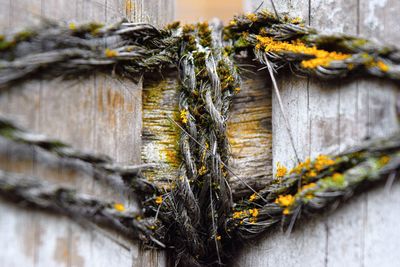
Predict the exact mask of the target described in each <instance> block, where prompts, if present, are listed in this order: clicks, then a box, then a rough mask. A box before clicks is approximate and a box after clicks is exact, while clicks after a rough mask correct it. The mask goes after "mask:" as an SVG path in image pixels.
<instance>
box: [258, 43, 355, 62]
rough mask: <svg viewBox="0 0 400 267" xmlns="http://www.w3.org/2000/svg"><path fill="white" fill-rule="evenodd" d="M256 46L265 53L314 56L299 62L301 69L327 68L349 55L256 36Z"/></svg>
mask: <svg viewBox="0 0 400 267" xmlns="http://www.w3.org/2000/svg"><path fill="white" fill-rule="evenodd" d="M257 40H258V44H257V45H256V48H258V49H261V48H263V49H264V51H265V52H291V53H296V54H305V55H310V56H314V57H315V58H312V59H308V60H303V61H301V66H302V67H303V68H311V69H314V68H316V67H318V66H323V67H327V66H329V64H330V63H331V62H332V61H336V60H344V59H347V58H349V57H350V56H351V55H349V54H343V53H340V52H329V51H325V50H322V49H318V48H317V47H316V46H311V47H309V46H306V45H305V44H304V43H303V42H302V41H300V40H295V41H292V42H290V43H289V42H286V41H275V40H274V39H273V38H271V37H263V36H257Z"/></svg>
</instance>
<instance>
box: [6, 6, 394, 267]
mask: <svg viewBox="0 0 400 267" xmlns="http://www.w3.org/2000/svg"><path fill="white" fill-rule="evenodd" d="M243 53H247V56H248V57H254V58H255V59H256V60H258V61H259V62H260V63H261V64H266V65H268V64H269V62H271V63H272V67H273V69H274V70H275V71H279V70H280V69H282V68H284V67H289V68H290V69H291V70H292V71H293V72H295V73H301V74H305V75H314V76H316V77H319V78H321V79H331V78H337V77H344V76H349V75H352V74H354V75H373V76H378V77H384V78H387V79H391V80H394V81H395V82H396V83H398V80H399V79H400V53H399V50H398V49H397V48H395V47H387V46H380V45H377V44H374V43H373V42H371V41H368V40H365V39H361V38H357V37H352V36H345V35H330V36H327V35H322V34H319V33H318V32H317V31H316V30H314V29H312V28H309V27H306V26H304V24H303V23H302V21H301V20H299V19H295V18H290V17H288V16H281V17H279V18H277V17H276V16H275V15H273V14H272V13H270V12H268V11H260V12H258V13H255V14H249V15H243V16H238V17H235V18H234V19H233V20H232V21H231V22H230V24H229V25H228V26H226V27H222V25H218V24H213V25H209V24H208V23H199V24H196V25H183V26H181V25H180V24H179V23H173V24H171V25H168V26H166V27H165V28H163V29H157V28H155V27H153V26H151V25H149V24H144V23H130V22H127V21H122V22H120V23H117V24H115V25H110V26H103V25H100V24H94V23H92V24H85V25H81V26H77V25H74V24H70V25H69V26H68V27H63V26H60V25H57V24H53V23H46V24H45V25H44V26H43V27H41V28H36V29H31V30H27V31H23V32H20V33H17V34H15V35H13V36H1V38H0V57H1V61H0V89H2V90H11V89H12V88H13V87H12V86H13V85H14V84H16V83H19V82H23V81H24V80H27V79H35V78H53V77H57V76H63V77H65V78H69V77H71V76H72V75H83V74H84V73H89V72H93V71H104V72H110V71H112V72H113V73H114V74H116V75H121V76H127V77H130V78H132V79H135V78H137V77H138V75H141V74H146V73H150V72H157V71H163V70H165V69H168V68H177V69H178V71H179V78H180V85H179V92H180V95H179V119H180V121H179V122H175V123H177V125H178V126H179V128H180V129H181V135H180V137H179V155H180V159H181V160H182V163H181V164H180V166H179V175H178V176H177V177H175V179H174V180H173V181H171V186H170V188H168V189H166V188H165V187H159V186H158V185H157V183H152V182H150V181H148V180H146V179H145V177H143V175H142V174H141V173H140V170H141V169H145V168H151V167H152V166H148V165H142V166H124V165H119V164H116V163H114V162H113V161H112V160H111V159H109V158H108V157H104V156H99V155H91V154H88V153H83V152H80V151H78V150H75V149H73V148H71V147H70V146H68V145H66V144H64V143H62V142H59V141H57V140H53V139H49V138H47V137H44V136H41V135H37V134H33V133H30V132H29V131H27V130H24V129H22V128H20V127H18V126H16V125H15V124H14V123H13V122H12V121H10V120H8V119H6V118H0V136H1V137H2V139H4V140H5V142H8V143H10V144H14V145H16V144H17V145H20V146H21V147H23V148H27V147H34V148H35V149H37V150H38V151H40V153H44V154H46V155H48V154H49V155H51V156H52V157H54V158H55V160H56V161H61V160H71V161H72V162H71V164H70V165H69V167H70V168H72V169H75V168H76V169H77V168H82V166H84V168H87V169H90V172H89V173H91V174H92V176H93V177H94V178H95V179H102V180H105V181H107V182H108V183H109V184H110V186H114V187H116V188H123V189H124V190H126V191H127V192H129V193H132V194H136V195H137V196H138V197H139V199H140V200H141V202H142V203H141V204H142V208H143V212H142V213H140V214H133V213H132V212H131V211H129V210H126V208H125V207H124V206H123V205H122V204H120V203H106V202H103V201H100V200H98V199H95V198H89V197H87V196H83V195H79V194H78V193H76V192H74V191H73V190H70V189H66V188H62V187H54V186H52V185H49V184H45V183H41V182H38V181H35V180H34V179H32V178H30V177H22V176H20V175H17V174H13V173H7V172H3V171H1V172H0V194H1V195H2V196H3V197H5V198H7V199H10V200H12V201H18V202H22V203H25V204H28V205H29V206H32V207H36V208H39V209H46V210H51V211H54V212H58V213H62V214H66V215H68V216H71V217H73V218H85V219H88V220H90V221H93V222H95V223H98V224H102V225H108V226H110V227H111V228H113V229H116V230H117V231H119V232H121V233H124V234H128V235H129V236H130V237H132V238H135V239H139V240H141V241H142V242H143V243H145V244H147V245H149V246H153V247H158V248H165V249H168V250H171V251H172V256H173V259H174V263H175V265H177V266H221V265H223V264H225V263H227V262H228V261H229V258H230V256H231V255H232V252H233V251H234V250H235V249H236V245H235V244H238V243H241V242H242V241H243V240H247V239H250V238H254V237H257V236H259V235H260V234H262V233H265V232H266V231H267V230H269V229H271V228H272V227H273V226H274V225H277V224H280V225H282V226H283V227H285V228H288V229H289V230H290V229H291V228H292V227H293V225H294V223H295V221H296V219H298V218H299V216H300V215H302V214H304V215H307V214H312V213H316V212H320V211H323V210H326V209H327V208H328V207H329V206H332V205H336V204H337V203H339V201H342V200H344V199H347V198H349V197H350V196H352V195H353V193H354V192H358V191H361V190H362V189H364V188H366V187H368V186H371V185H374V184H376V183H377V182H378V181H380V180H383V179H385V178H387V177H389V178H390V179H394V178H396V177H397V176H398V171H399V169H400V135H398V134H397V135H394V136H391V137H388V138H385V139H381V140H371V141H367V142H366V143H363V144H360V145H359V146H358V147H354V148H353V149H351V150H349V151H347V152H345V153H342V154H340V155H336V156H325V155H320V156H318V157H317V158H315V159H314V160H311V159H306V160H305V161H304V162H301V163H299V164H298V165H297V166H296V167H295V168H293V169H292V170H287V169H286V168H285V167H283V166H280V167H279V168H278V170H277V174H276V179H275V180H273V181H271V182H270V183H269V184H268V186H267V187H266V188H264V189H262V190H261V191H258V192H257V191H254V190H253V189H252V188H249V194H248V196H247V197H245V198H243V199H242V200H240V201H238V202H236V203H235V202H234V201H233V198H232V192H231V188H230V185H229V177H230V176H232V175H234V173H233V172H232V171H231V169H230V168H229V164H228V160H229V142H228V139H227V136H226V122H227V118H228V114H229V109H230V105H231V101H232V99H233V97H234V96H235V94H237V93H239V91H240V85H241V81H240V75H239V71H238V67H237V66H236V65H235V56H236V55H238V54H243ZM0 92H1V91H0ZM77 162H79V164H76V163H77ZM243 182H244V183H245V181H243Z"/></svg>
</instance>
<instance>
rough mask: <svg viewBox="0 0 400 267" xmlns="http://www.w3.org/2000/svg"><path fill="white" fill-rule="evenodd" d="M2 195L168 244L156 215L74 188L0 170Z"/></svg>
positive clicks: (155, 243)
mask: <svg viewBox="0 0 400 267" xmlns="http://www.w3.org/2000/svg"><path fill="white" fill-rule="evenodd" d="M0 196H1V197H3V198H4V199H6V200H9V201H14V202H18V203H21V204H22V205H23V206H29V207H34V208H38V209H42V210H46V211H53V212H56V213H60V214H64V215H67V216H69V217H71V218H74V219H87V220H89V221H90V222H94V223H97V224H100V225H105V226H108V227H110V228H112V229H114V230H116V231H118V232H119V233H120V234H123V235H126V236H128V237H131V238H133V239H139V240H141V241H142V242H143V243H144V244H147V245H152V246H158V247H165V246H164V244H163V242H162V240H163V237H164V233H162V229H163V228H160V227H156V225H158V224H159V222H158V221H157V220H155V219H154V218H143V216H142V215H140V214H136V213H134V212H132V211H130V210H127V209H126V208H125V207H124V205H123V204H121V203H113V202H104V201H101V200H99V199H96V198H93V197H90V196H88V195H82V194H78V193H77V192H76V191H75V190H72V189H68V188H64V187H57V186H54V185H51V184H48V183H45V182H42V181H40V180H38V179H36V178H33V177H25V176H21V175H18V174H15V173H9V172H4V171H0Z"/></svg>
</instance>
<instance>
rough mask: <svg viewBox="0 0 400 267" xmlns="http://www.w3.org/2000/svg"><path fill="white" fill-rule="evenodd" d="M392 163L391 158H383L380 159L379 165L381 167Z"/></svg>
mask: <svg viewBox="0 0 400 267" xmlns="http://www.w3.org/2000/svg"><path fill="white" fill-rule="evenodd" d="M389 161H390V157H389V156H383V157H381V158H380V159H379V164H380V165H381V166H385V165H386V164H388V163H389Z"/></svg>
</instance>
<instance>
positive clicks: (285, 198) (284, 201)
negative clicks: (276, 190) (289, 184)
mask: <svg viewBox="0 0 400 267" xmlns="http://www.w3.org/2000/svg"><path fill="white" fill-rule="evenodd" d="M294 201H295V199H294V196H292V195H280V196H279V197H278V198H277V199H275V203H276V204H278V205H279V206H283V207H287V206H290V205H292V204H293V203H294Z"/></svg>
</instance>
